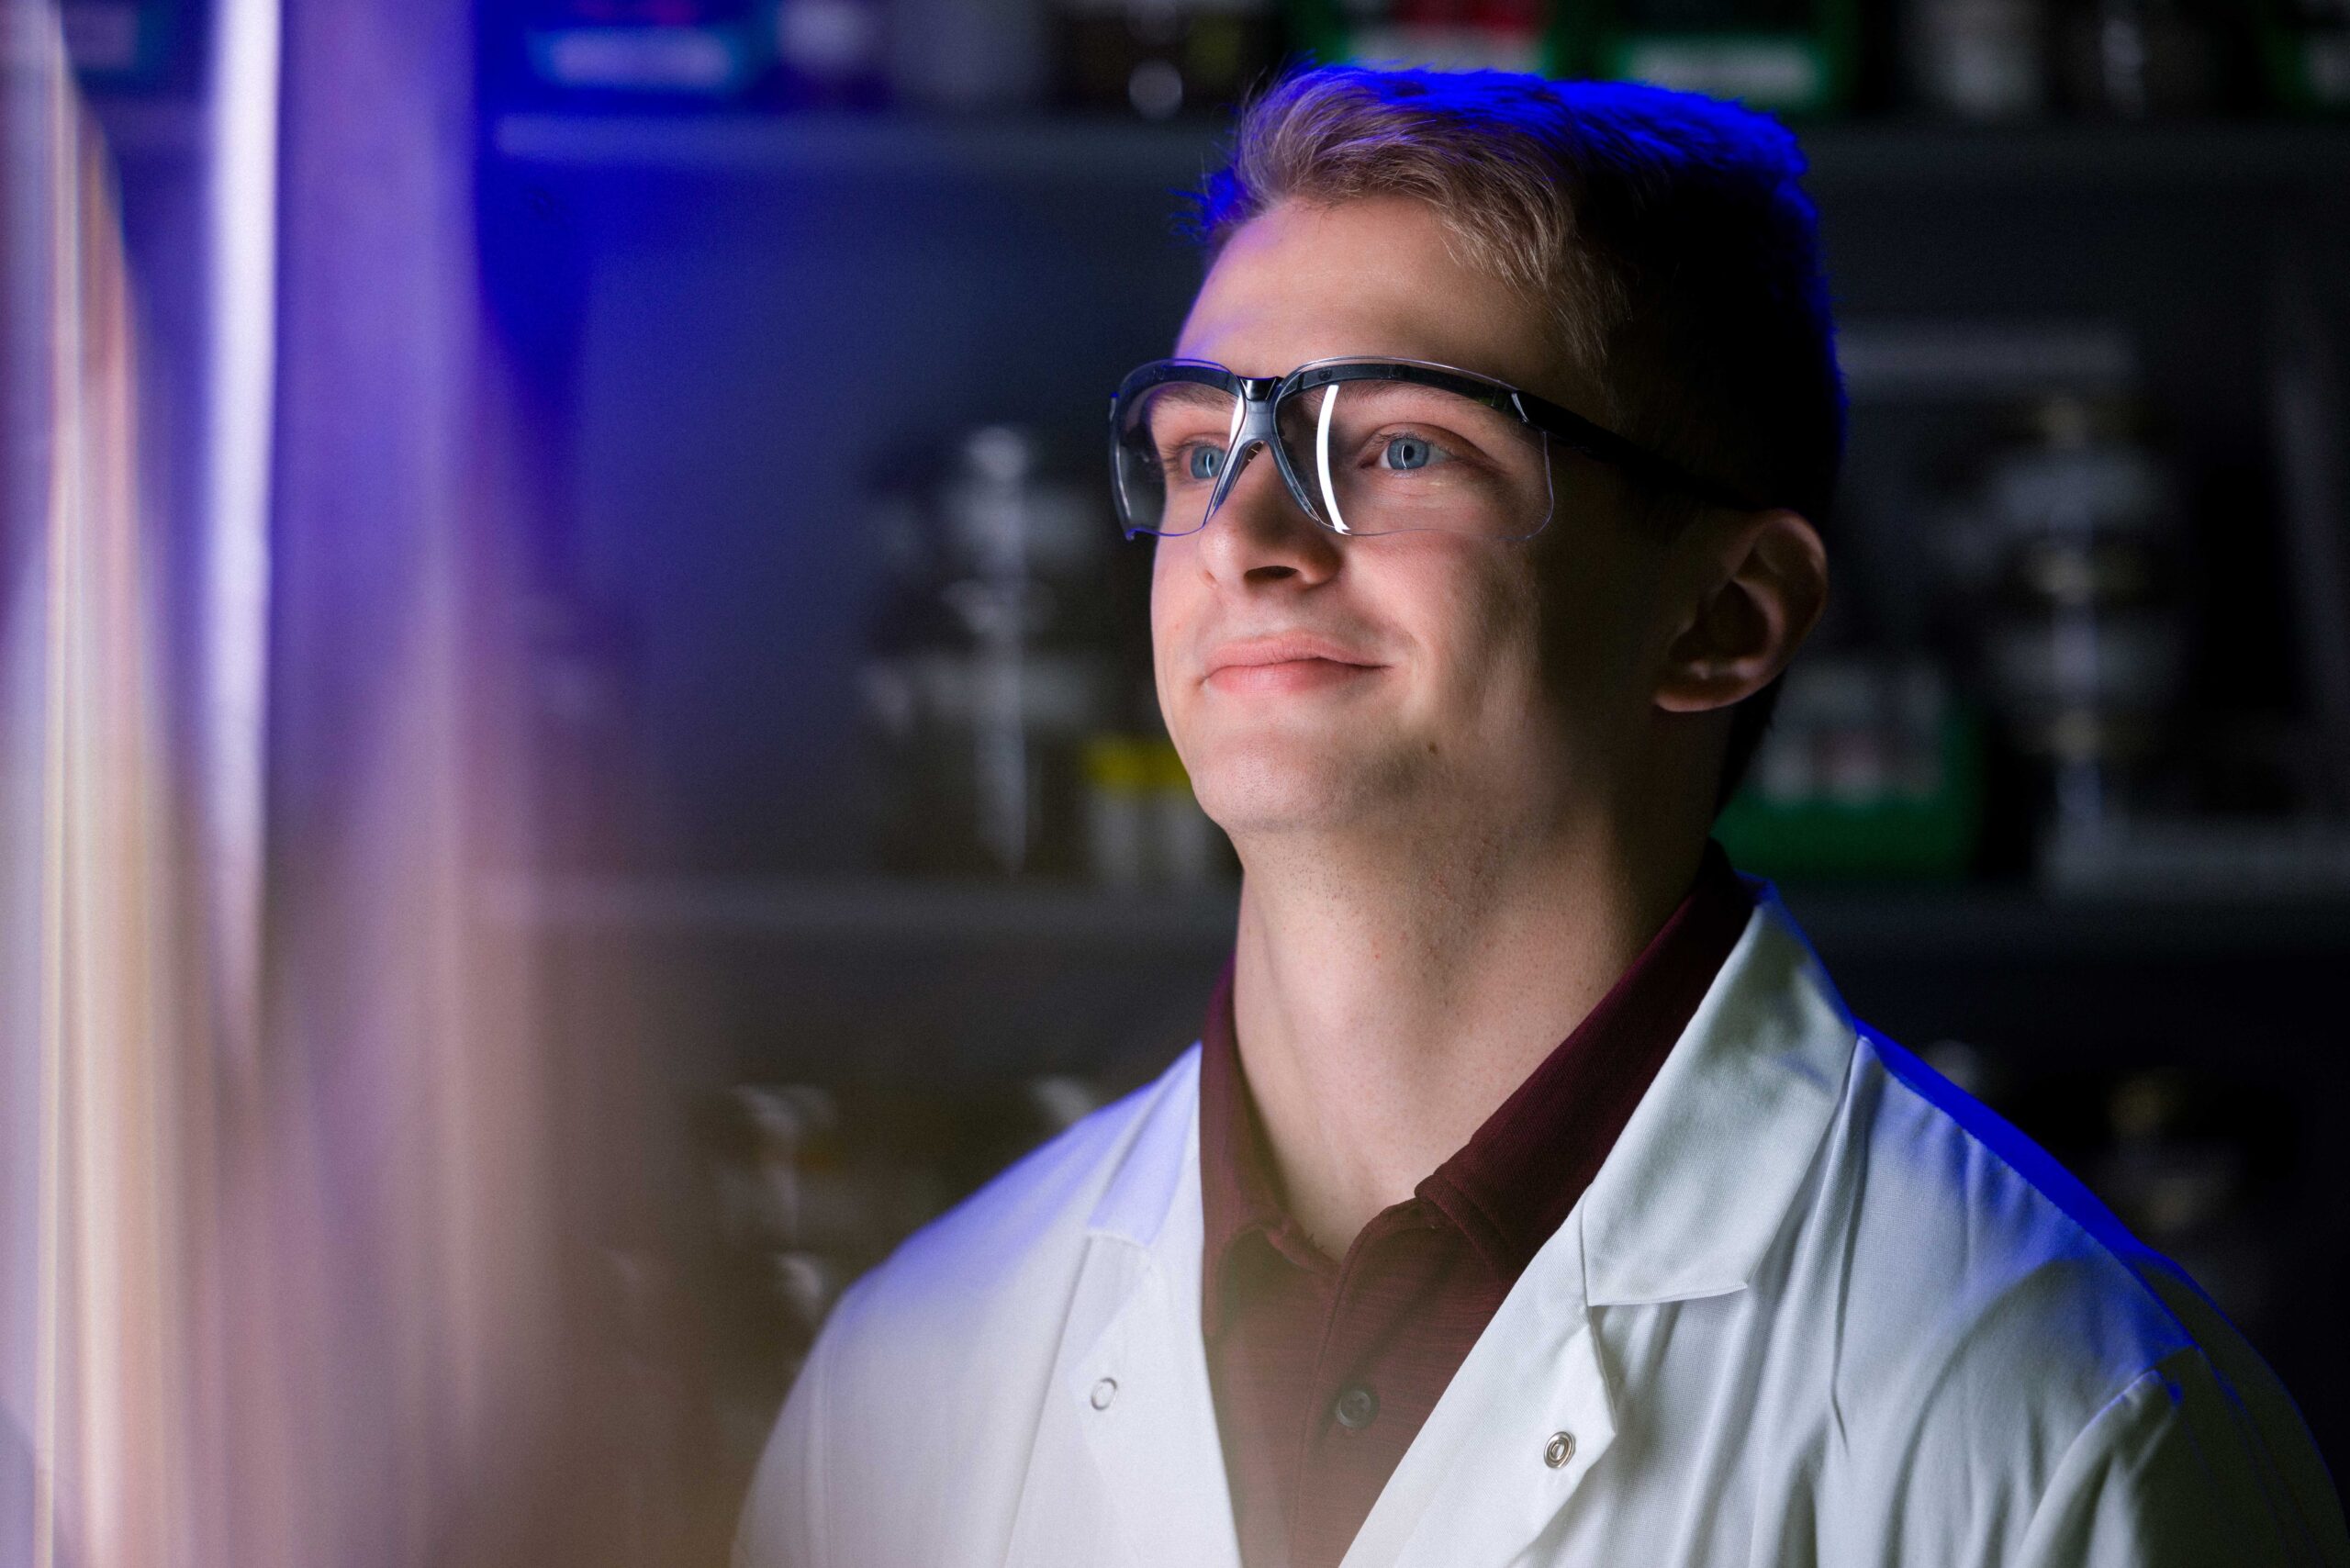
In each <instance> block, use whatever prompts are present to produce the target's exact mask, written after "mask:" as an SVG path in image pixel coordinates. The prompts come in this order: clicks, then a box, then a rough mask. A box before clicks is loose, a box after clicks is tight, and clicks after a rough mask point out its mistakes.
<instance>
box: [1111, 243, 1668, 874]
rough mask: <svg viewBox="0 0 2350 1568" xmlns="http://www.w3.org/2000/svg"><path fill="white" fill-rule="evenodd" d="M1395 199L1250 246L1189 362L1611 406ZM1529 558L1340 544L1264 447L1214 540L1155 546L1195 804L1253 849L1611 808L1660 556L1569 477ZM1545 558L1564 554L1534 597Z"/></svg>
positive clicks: (1385, 543)
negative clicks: (1302, 369)
mask: <svg viewBox="0 0 2350 1568" xmlns="http://www.w3.org/2000/svg"><path fill="white" fill-rule="evenodd" d="M1446 240H1447V234H1446V230H1444V228H1443V226H1442V224H1441V222H1440V221H1439V220H1438V218H1437V217H1436V216H1435V214H1434V212H1433V211H1432V210H1431V209H1429V208H1428V207H1425V206H1424V205H1422V204H1420V203H1418V202H1415V201H1410V200H1406V199H1403V198H1391V197H1379V198H1368V199H1363V200H1359V201H1352V202H1347V203H1342V204H1339V205H1337V206H1334V207H1310V206H1305V205H1303V204H1297V203H1288V204H1283V205H1281V206H1279V207H1274V208H1272V209H1271V210H1270V211H1268V212H1266V213H1265V214H1263V215H1262V216H1260V217H1259V218H1255V219H1254V220H1252V221H1251V222H1249V223H1248V224H1247V225H1246V226H1244V227H1243V228H1242V229H1241V230H1239V231H1238V232H1237V233H1236V234H1235V235H1234V236H1233V237H1232V239H1231V241H1230V242H1229V243H1228V244H1227V245H1226V247H1225V250H1224V252H1223V253H1222V254H1221V255H1220V256H1219V257H1218V258H1217V261H1216V263H1215V265H1214V268H1213V269H1212V271H1211V272H1210V273H1209V275H1208V277H1207V280H1206V281H1205V283H1204V284H1203V285H1202V286H1201V289H1200V293H1199V297H1198V298H1197V299H1196V300H1195V301H1194V302H1193V304H1192V311H1191V315H1190V316H1189V318H1188V319H1186V320H1185V322H1184V324H1183V329H1182V332H1181V336H1180V338H1179V340H1178V342H1177V346H1176V351H1175V352H1176V353H1178V354H1179V355H1181V357H1184V358H1190V359H1205V360H1214V361H1215V362H1217V363H1219V364H1224V365H1225V366H1227V367H1228V368H1230V369H1232V370H1233V371H1236V372H1237V373H1239V374H1241V375H1259V376H1274V375H1285V374H1286V373H1287V372H1289V371H1290V370H1292V369H1293V368H1295V367H1296V366H1297V365H1299V364H1303V363H1304V362H1305V361H1307V360H1312V359H1321V358H1326V357H1329V356H1333V355H1341V354H1365V355H1377V356H1382V357H1390V358H1402V359H1419V360H1430V361H1434V362H1436V363H1438V364H1449V365H1455V366H1459V367H1460V368H1462V369H1466V370H1472V371H1477V372H1480V373H1482V374H1483V375H1490V376H1494V377H1496V378H1498V379H1500V380H1503V381H1506V382H1508V383H1510V384H1511V385H1513V386H1521V387H1524V388H1526V389H1527V390H1528V391H1532V392H1537V393H1539V394H1541V395H1543V396H1546V397H1548V398H1551V399H1552V400H1554V401H1557V402H1561V403H1563V404H1565V405H1566V406H1567V407H1569V408H1573V409H1581V410H1583V411H1585V412H1590V413H1594V414H1596V413H1597V412H1598V410H1599V409H1600V407H1601V404H1600V402H1599V399H1598V398H1596V397H1595V391H1594V388H1593V387H1591V386H1587V385H1579V384H1577V383H1576V382H1574V381H1573V380H1572V379H1571V378H1569V377H1567V376H1565V375H1562V373H1561V369H1560V367H1559V366H1558V364H1556V363H1555V360H1554V357H1553V356H1552V354H1551V353H1550V352H1549V350H1548V348H1547V346H1546V345H1547V343H1548V341H1549V340H1548V336H1547V334H1546V332H1545V331H1544V330H1543V322H1542V319H1541V317H1540V314H1539V311H1538V310H1537V309H1536V308H1535V307H1534V306H1533V305H1531V304H1530V303H1528V302H1527V300H1526V299H1524V298H1523V297H1520V296H1519V295H1518V294H1516V292H1515V291H1513V290H1512V289H1510V288H1509V287H1508V286H1506V285H1505V284H1504V283H1502V282H1501V281H1499V280H1498V279H1495V278H1493V277H1490V276H1488V275H1486V274H1483V273H1482V272H1479V271H1477V270H1475V269H1473V268H1472V267H1469V266H1467V265H1465V264H1463V263H1461V262H1460V261H1458V260H1456V259H1455V258H1454V257H1453V255H1452V254H1451V253H1450V252H1449V250H1448V248H1447V244H1446ZM1552 473H1553V486H1554V489H1555V494H1556V505H1555V508H1554V510H1553V512H1552V515H1551V520H1550V526H1549V528H1548V529H1547V530H1546V531H1545V532H1544V533H1543V534H1542V535H1541V536H1540V537H1539V539H1537V540H1535V541H1532V542H1527V543H1496V542H1494V541H1491V540H1484V539H1477V538H1471V537H1467V536H1463V535H1457V534H1447V533H1435V532H1416V533H1395V534H1386V535H1381V536H1375V537H1371V538H1363V539H1345V538H1340V537H1339V536H1337V535H1336V534H1333V533H1331V532H1327V531H1326V530H1325V529H1323V528H1322V527H1320V526H1319V525H1318V524H1316V523H1315V522H1314V521H1312V520H1311V519H1310V518H1308V517H1307V516H1306V515H1305V514H1304V512H1302V511H1301V510H1298V508H1297V506H1296V504H1295V502H1294V501H1293V500H1292V498H1291V497H1290V494H1289V492H1288V489H1287V487H1285V486H1284V485H1283V484H1282V483H1281V476H1280V474H1279V473H1278V472H1277V471H1276V470H1275V467H1274V464H1273V460H1272V458H1271V455H1270V454H1269V453H1266V452H1262V451H1259V452H1258V453H1257V454H1255V455H1254V456H1253V457H1252V458H1251V459H1250V461H1249V464H1248V467H1247V469H1246V470H1245V471H1244V472H1243V473H1242V474H1241V475H1240V476H1239V478H1238V479H1237V481H1236V482H1235V484H1234V486H1233V488H1232V491H1231V493H1230V495H1229V496H1228V497H1227V498H1225V503H1224V506H1223V509H1222V510H1220V511H1218V512H1217V514H1216V515H1215V517H1214V519H1213V520H1212V521H1210V522H1209V524H1208V526H1207V527H1206V528H1204V529H1203V530H1201V531H1200V532H1195V533H1191V534H1184V535H1180V536H1176V537H1172V538H1167V539H1161V540H1159V541H1158V543H1157V546H1156V549H1157V556H1156V559H1155V562H1154V566H1153V572H1152V580H1151V632H1152V644H1153V649H1154V653H1155V656H1156V663H1157V676H1158V700H1159V706H1160V709H1161V711H1163V712H1164V714H1165V715H1166V720H1167V724H1168V729H1169V734H1171V735H1172V736H1173V737H1174V741H1175V745H1176V748H1177V750H1178V751H1179V752H1180V753H1181V756H1182V758H1183V762H1184V766H1185V767H1187V768H1189V769H1190V771H1191V775H1192V786H1193V788H1194V790H1197V792H1198V794H1199V798H1200V801H1201V803H1202V805H1203V806H1204V807H1205V808H1206V810H1207V812H1208V814H1209V815H1210V816H1212V817H1214V819H1215V820H1216V821H1217V822H1218V823H1221V824H1223V826H1224V827H1225V829H1226V830H1227V831H1228V832H1230V833H1232V834H1235V835H1236V836H1240V837H1246V836H1247V835H1249V834H1267V833H1281V832H1284V831H1308V832H1311V831H1315V830H1316V829H1328V828H1340V827H1349V826H1353V827H1364V826H1371V827H1375V828H1380V829H1382V830H1394V829H1399V828H1400V829H1406V830H1409V829H1412V828H1414V827H1416V826H1425V827H1426V828H1427V830H1429V831H1433V832H1438V833H1443V832H1446V831H1448V830H1453V829H1459V828H1468V829H1469V830H1470V831H1475V830H1476V824H1477V823H1480V822H1483V823H1490V824H1491V825H1492V826H1493V827H1494V828H1495V829H1502V830H1506V829H1507V828H1508V827H1509V826H1510V825H1511V824H1512V819H1520V820H1523V819H1525V818H1527V817H1536V818H1540V817H1555V815H1556V814H1557V813H1558V812H1560V811H1561V809H1562V808H1565V807H1567V806H1568V805H1569V804H1570V803H1571V801H1572V800H1573V799H1574V798H1575V797H1577V796H1596V795H1598V794H1604V793H1605V792H1606V790H1608V788H1609V786H1610V784H1611V783H1612V782H1614V780H1612V779H1611V778H1610V777H1609V775H1608V767H1609V763H1608V759H1609V758H1611V757H1621V756H1624V755H1626V754H1627V753H1628V751H1629V750H1630V749H1632V748H1635V747H1637V745H1638V744H1639V734H1638V726H1639V724H1641V723H1642V722H1645V720H1646V718H1647V715H1648V714H1649V712H1650V700H1649V699H1650V692H1649V686H1650V684H1651V663H1652V661H1653V659H1654V657H1655V649H1654V645H1653V644H1654V641H1655V640H1654V638H1653V636H1652V630H1653V623H1654V622H1655V620H1656V602H1655V596H1654V593H1653V591H1652V590H1651V588H1650V587H1649V586H1648V585H1651V584H1653V583H1654V582H1655V580H1656V577H1657V574H1658V570H1659V567H1660V566H1661V563H1662V549H1661V547H1660V546H1659V545H1658V544H1656V543H1654V542H1653V541H1651V540H1648V539H1646V538H1645V537H1644V536H1643V535H1641V534H1640V533H1639V531H1637V530H1635V529H1633V528H1631V527H1630V526H1628V524H1627V522H1626V521H1625V518H1624V507H1623V502H1622V492H1621V489H1620V487H1619V486H1618V484H1617V481H1616V480H1615V478H1614V476H1612V475H1610V474H1609V473H1608V472H1607V471H1606V470H1605V469H1600V468H1597V467H1595V465H1590V464H1587V463H1584V462H1582V461H1579V460H1576V459H1573V458H1571V457H1566V456H1554V458H1553V460H1552ZM1538 556H1555V557H1558V558H1557V559H1555V560H1551V561H1549V562H1548V563H1547V564H1546V565H1545V566H1544V569H1543V575H1544V577H1545V578H1546V579H1547V582H1546V584H1545V588H1544V591H1541V592H1538V591H1537V578H1536V562H1537V559H1538Z"/></svg>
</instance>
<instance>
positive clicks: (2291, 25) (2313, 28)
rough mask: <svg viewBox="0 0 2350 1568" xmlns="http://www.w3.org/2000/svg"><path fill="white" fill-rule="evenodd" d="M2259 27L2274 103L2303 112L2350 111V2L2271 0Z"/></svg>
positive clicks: (2263, 62)
mask: <svg viewBox="0 0 2350 1568" xmlns="http://www.w3.org/2000/svg"><path fill="white" fill-rule="evenodd" d="M2259 29H2260V50H2261V63H2262V65H2263V67H2264V68H2265V72H2266V76H2267V80H2268V90H2269V97H2270V99H2271V101H2272V102H2274V103H2275V104H2277V106H2280V107H2283V108H2285V109H2288V110H2290V111H2292V112H2295V113H2299V114H2337V115H2338V114H2343V113H2345V112H2350V0H2266V4H2265V5H2264V6H2261V8H2260V20H2259Z"/></svg>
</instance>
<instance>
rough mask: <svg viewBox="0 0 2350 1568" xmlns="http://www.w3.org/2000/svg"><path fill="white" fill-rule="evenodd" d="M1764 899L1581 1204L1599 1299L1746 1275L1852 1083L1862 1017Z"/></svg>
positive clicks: (1707, 1290) (1713, 1291)
mask: <svg viewBox="0 0 2350 1568" xmlns="http://www.w3.org/2000/svg"><path fill="white" fill-rule="evenodd" d="M1748 881H1749V883H1750V884H1751V886H1752V887H1753V888H1754V892H1755V900H1754V905H1755V907H1754V913H1753V915H1752V916H1751V918H1750V919H1749V920H1748V922H1747V925H1746V930H1745V932H1744V933H1743V934H1742V935H1740V937H1739V940H1738V945H1737V946H1734V947H1732V948H1731V949H1730V954H1729V958H1726V959H1724V960H1723V961H1722V968H1721V972H1720V973H1719V974H1718V975H1717V976H1716V977H1715V980H1714V984H1713V986H1712V988H1711V989H1710V990H1708V991H1707V993H1706V996H1705V1000H1704V1001H1702V1002H1699V1003H1698V1004H1697V1011H1696V1013H1695V1014H1694V1015H1692V1017H1691V1018H1690V1020H1689V1026H1688V1027H1687V1028H1686V1029H1684V1031H1683V1032H1682V1036H1681V1040H1680V1043H1679V1044H1678V1045H1676V1046H1675V1047H1673V1052H1672V1054H1671V1055H1670V1056H1668V1057H1667V1058H1665V1062H1664V1066H1663V1067H1662V1068H1661V1069H1660V1070H1658V1072H1657V1076H1656V1081H1655V1082H1654V1083H1652V1084H1651V1086H1650V1088H1649V1092H1648V1093H1647V1095H1646V1096H1645V1097H1644V1098H1643V1099H1642V1100H1641V1101H1640V1103H1639V1108H1638V1109H1637V1110H1635V1111H1634V1112H1633V1113H1632V1118H1631V1120H1630V1121H1629V1122H1628V1123H1626V1124H1625V1126H1624V1131H1623V1134H1622V1136H1620V1137H1618V1138H1617V1140H1616V1147H1615V1148H1614V1149H1613V1150H1611V1151H1610V1152H1609V1154H1608V1157H1607V1159H1606V1163H1604V1164H1603V1165H1601V1167H1600V1168H1599V1173H1598V1174H1597V1175H1596V1176H1595V1177H1594V1178H1593V1179H1592V1183H1591V1186H1590V1188H1589V1190H1588V1191H1586V1192H1585V1193H1583V1202H1582V1204H1580V1205H1579V1206H1580V1209H1581V1219H1582V1223H1583V1279H1584V1290H1585V1294H1586V1299H1587V1300H1588V1302H1589V1304H1590V1305H1593V1306H1614V1305H1631V1304H1634V1303H1639V1302H1665V1301H1686V1300H1691V1299H1694V1298H1695V1297H1699V1296H1708V1295H1722V1294H1728V1293H1729V1292H1731V1291H1735V1290H1740V1289H1742V1288H1744V1286H1745V1285H1746V1283H1747V1282H1749V1281H1750V1280H1751V1279H1752V1278H1753V1277H1754V1272H1755V1270H1756V1268H1757V1267H1758V1266H1759V1265H1760V1264H1761V1263H1762V1257H1763V1254H1764V1253H1765V1252H1766V1251H1768V1250H1769V1249H1770V1246H1771V1243H1772V1241H1773V1240H1774V1238H1776V1237H1777V1236H1778V1234H1779V1232H1780V1229H1781V1227H1782V1226H1783V1225H1784V1223H1785V1219H1786V1215H1787V1210H1788V1208H1789V1206H1790V1205H1791V1204H1793V1203H1794V1202H1795V1198H1796V1192H1797V1190H1798V1189H1799V1188H1800V1187H1801V1186H1802V1184H1803V1180H1804V1177H1805V1175H1806V1173H1807V1171H1809V1170H1810V1169H1811V1166H1812V1161H1813V1159H1814V1158H1815V1157H1816V1156H1817V1154H1818V1149H1819V1145H1820V1142H1821V1140H1822V1139H1823V1138H1824V1137H1826V1135H1827V1131H1828V1126H1829V1122H1830V1119H1831V1118H1832V1117H1833V1115H1834V1114H1835V1110H1836V1105H1837V1103H1838V1102H1839V1100H1840V1099H1841V1097H1842V1094H1843V1092H1844V1081H1845V1077H1846V1074H1847V1072H1848V1070H1850V1068H1851V1066H1852V1050H1853V1047H1854V1044H1855V1042H1856V1041H1857V1039H1858V1026H1857V1025H1855V1024H1854V1023H1853V1021H1852V1014H1851V1013H1850V1012H1849V1011H1848V1010H1847V1009H1846V1008H1845V1006H1844V1002H1843V999H1842V998H1841V996H1839V995H1838V994H1837V991H1836V988H1835V985H1834V984H1833V983H1832V982H1831V981H1830V980H1829V978H1828V971H1827V970H1826V969H1825V968H1823V967H1822V966H1821V964H1820V962H1819V957H1818V954H1816V953H1814V952H1813V951H1812V948H1811V944H1810V943H1809V942H1808V941H1807V939H1806V938H1805V936H1804V934H1803V932H1802V929H1801V928H1800V927H1798V926H1797V925H1796V923H1795V917H1794V916H1792V915H1790V914H1789V913H1787V909H1786V905H1785V903H1784V902H1781V901H1780V898H1779V893H1778V890H1777V889H1776V888H1774V887H1773V886H1772V885H1771V884H1770V883H1769V882H1767V881H1762V880H1760V879H1754V878H1749V879H1748Z"/></svg>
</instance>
